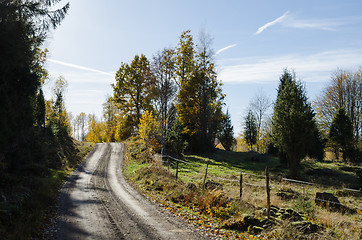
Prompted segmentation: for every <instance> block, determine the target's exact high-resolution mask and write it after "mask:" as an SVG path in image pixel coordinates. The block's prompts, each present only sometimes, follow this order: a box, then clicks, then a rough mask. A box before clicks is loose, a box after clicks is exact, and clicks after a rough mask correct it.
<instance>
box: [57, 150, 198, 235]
mask: <svg viewBox="0 0 362 240" xmlns="http://www.w3.org/2000/svg"><path fill="white" fill-rule="evenodd" d="M123 152H124V145H123V144H121V143H102V144H96V145H95V147H94V149H93V151H92V152H91V153H90V154H89V156H88V157H87V159H86V160H85V161H84V162H83V163H82V165H80V166H79V168H78V169H77V170H76V171H75V172H74V173H73V174H72V175H71V177H70V178H69V180H68V181H67V182H66V184H65V185H64V187H63V189H62V190H61V193H60V197H59V207H58V213H57V215H58V216H57V227H56V233H55V234H54V238H55V239H64V240H65V239H67V240H68V239H69V240H71V239H80V240H82V239H180V240H182V239H204V238H203V237H202V236H201V235H200V234H199V232H198V231H196V230H195V229H193V228H192V227H191V226H189V225H188V224H187V223H186V222H184V221H183V220H181V219H179V218H177V217H175V216H173V215H171V214H167V213H161V212H160V211H159V209H158V207H157V206H156V205H154V204H152V203H150V202H149V201H148V200H147V199H145V198H144V197H143V196H142V195H141V194H139V193H138V192H137V191H136V190H135V189H133V188H132V187H131V186H130V185H129V184H128V183H127V182H126V181H125V179H124V177H123V173H122V164H123Z"/></svg>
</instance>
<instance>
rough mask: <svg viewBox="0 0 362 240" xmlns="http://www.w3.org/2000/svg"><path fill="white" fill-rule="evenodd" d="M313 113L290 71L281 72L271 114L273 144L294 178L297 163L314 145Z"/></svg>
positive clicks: (303, 92)
mask: <svg viewBox="0 0 362 240" xmlns="http://www.w3.org/2000/svg"><path fill="white" fill-rule="evenodd" d="M315 124H316V123H315V120H314V113H313V111H312V108H311V105H310V103H309V102H308V100H307V97H306V94H305V90H304V87H303V85H302V83H301V82H299V81H297V80H296V75H295V73H294V72H290V71H288V70H287V69H285V70H284V72H283V74H282V76H281V77H280V84H279V88H278V96H277V100H276V103H275V107H274V115H273V130H272V131H273V141H274V143H275V145H276V146H277V147H278V149H279V151H280V152H281V153H282V154H283V157H285V160H286V162H287V164H288V167H289V169H290V173H291V176H292V177H293V178H297V177H298V169H299V163H300V161H301V159H302V158H303V157H305V156H306V155H307V153H308V151H309V150H310V149H311V143H313V142H315V141H316V140H315V138H316V137H317V136H316V131H315V129H316V125H315Z"/></svg>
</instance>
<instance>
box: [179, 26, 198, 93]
mask: <svg viewBox="0 0 362 240" xmlns="http://www.w3.org/2000/svg"><path fill="white" fill-rule="evenodd" d="M194 68H195V47H194V40H193V37H192V35H191V31H190V30H187V31H184V32H183V33H182V34H181V36H180V41H179V44H178V46H177V47H176V75H177V84H178V86H179V87H180V86H181V84H182V82H183V81H186V80H188V79H190V78H191V76H192V74H193V71H194Z"/></svg>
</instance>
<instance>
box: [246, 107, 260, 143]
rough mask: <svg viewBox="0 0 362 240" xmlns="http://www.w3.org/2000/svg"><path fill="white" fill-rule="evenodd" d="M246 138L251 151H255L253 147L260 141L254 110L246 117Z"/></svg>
mask: <svg viewBox="0 0 362 240" xmlns="http://www.w3.org/2000/svg"><path fill="white" fill-rule="evenodd" d="M244 138H245V141H246V143H247V144H248V145H249V148H250V150H253V145H255V144H256V142H257V140H258V126H257V120H256V118H255V116H254V113H253V111H252V110H249V111H248V114H247V115H246V117H245V123H244Z"/></svg>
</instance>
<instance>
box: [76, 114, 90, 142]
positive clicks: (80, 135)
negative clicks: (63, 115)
mask: <svg viewBox="0 0 362 240" xmlns="http://www.w3.org/2000/svg"><path fill="white" fill-rule="evenodd" d="M86 126H87V115H86V114H85V113H84V112H81V113H80V114H79V115H77V116H76V117H75V119H74V132H75V138H77V139H78V140H79V141H84V140H85V136H86Z"/></svg>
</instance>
